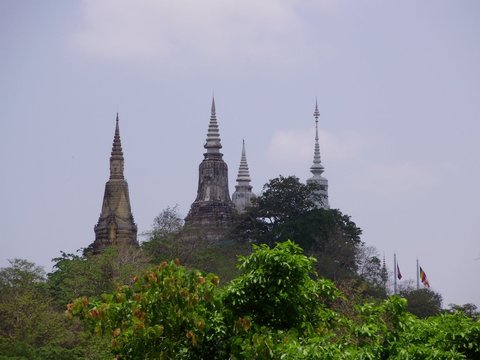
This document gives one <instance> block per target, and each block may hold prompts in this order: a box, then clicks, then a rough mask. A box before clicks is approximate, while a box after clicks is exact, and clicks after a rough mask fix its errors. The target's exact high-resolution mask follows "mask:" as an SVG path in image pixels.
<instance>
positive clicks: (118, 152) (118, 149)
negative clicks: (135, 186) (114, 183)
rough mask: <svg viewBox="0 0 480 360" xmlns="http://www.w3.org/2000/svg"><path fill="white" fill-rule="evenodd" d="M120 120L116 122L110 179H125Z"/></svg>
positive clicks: (117, 119)
mask: <svg viewBox="0 0 480 360" xmlns="http://www.w3.org/2000/svg"><path fill="white" fill-rule="evenodd" d="M118 122H119V118H118V113H117V118H116V120H115V135H114V137H113V145H112V153H111V156H110V179H123V162H124V160H123V151H122V142H121V140H120V127H119V125H118Z"/></svg>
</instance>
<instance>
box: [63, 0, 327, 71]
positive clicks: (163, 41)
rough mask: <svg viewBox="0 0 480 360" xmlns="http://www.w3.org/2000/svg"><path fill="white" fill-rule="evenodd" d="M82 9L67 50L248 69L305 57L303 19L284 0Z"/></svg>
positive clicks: (112, 3)
mask: <svg viewBox="0 0 480 360" xmlns="http://www.w3.org/2000/svg"><path fill="white" fill-rule="evenodd" d="M320 3H321V4H323V6H322V7H317V9H319V10H320V11H326V9H328V8H330V7H331V4H332V3H333V1H332V0H323V1H320ZM83 6H84V7H83V9H84V12H83V19H82V25H81V30H80V31H79V32H78V33H76V34H74V36H73V39H72V43H71V45H72V47H73V49H75V50H76V51H78V52H80V53H82V54H84V55H88V56H90V57H93V58H100V59H104V60H125V61H133V62H139V63H143V62H172V63H176V62H178V61H181V60H179V59H182V58H183V59H185V60H184V61H185V62H186V61H187V58H188V61H189V62H190V63H192V62H197V63H204V64H211V63H212V62H213V63H214V64H217V65H221V64H223V63H225V62H227V63H232V62H234V63H240V64H243V65H248V66H249V65H257V64H262V65H267V64H268V65H270V64H271V65H270V66H285V65H291V64H292V63H296V64H298V63H301V62H302V61H304V60H305V59H307V58H308V51H309V46H308V44H307V42H306V38H307V36H306V29H304V22H303V21H302V19H301V18H300V15H299V13H298V11H297V9H296V7H295V3H294V2H291V1H287V0H262V1H258V0H242V1H238V0H202V1H198V0H172V1H158V0H136V1H131V0H86V1H84V2H83ZM310 6H311V7H313V5H312V4H310ZM192 59H193V60H194V61H192Z"/></svg>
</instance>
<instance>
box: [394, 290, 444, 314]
mask: <svg viewBox="0 0 480 360" xmlns="http://www.w3.org/2000/svg"><path fill="white" fill-rule="evenodd" d="M400 296H402V297H403V298H405V299H407V310H408V311H409V312H411V313H412V314H414V315H416V316H418V317H420V318H426V317H429V316H434V315H438V314H440V313H441V312H442V295H440V294H439V293H437V292H435V291H433V290H430V289H413V288H411V287H407V288H404V289H401V290H400Z"/></svg>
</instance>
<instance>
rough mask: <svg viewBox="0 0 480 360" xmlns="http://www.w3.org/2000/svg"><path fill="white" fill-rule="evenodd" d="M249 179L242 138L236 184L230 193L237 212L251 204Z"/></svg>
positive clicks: (251, 194) (251, 196) (253, 195)
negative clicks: (233, 190)
mask: <svg viewBox="0 0 480 360" xmlns="http://www.w3.org/2000/svg"><path fill="white" fill-rule="evenodd" d="M250 181H251V180H250V172H249V170H248V163H247V155H246V153H245V140H243V142H242V155H241V157H240V166H239V167H238V176H237V185H235V192H234V193H233V194H232V201H233V203H234V204H235V208H236V209H237V211H238V212H243V211H244V210H245V208H247V207H249V206H251V205H252V199H253V198H254V197H255V194H254V193H252V186H251V185H250Z"/></svg>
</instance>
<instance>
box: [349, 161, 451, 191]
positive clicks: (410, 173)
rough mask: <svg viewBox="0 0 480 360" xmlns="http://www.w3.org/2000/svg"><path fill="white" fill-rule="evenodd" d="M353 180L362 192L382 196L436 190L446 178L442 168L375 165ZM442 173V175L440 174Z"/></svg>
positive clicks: (368, 167) (422, 165) (396, 164)
mask: <svg viewBox="0 0 480 360" xmlns="http://www.w3.org/2000/svg"><path fill="white" fill-rule="evenodd" d="M364 169H365V171H364V172H363V173H361V174H359V175H358V177H353V178H352V180H353V182H354V183H355V184H356V186H357V187H358V190H359V191H360V190H361V191H367V192H371V193H376V194H378V195H381V196H398V195H402V196H403V195H406V194H409V195H413V194H418V193H424V192H428V191H431V190H434V189H436V188H437V186H438V185H439V180H438V179H439V178H442V177H443V176H444V174H443V172H444V170H445V169H446V168H445V169H442V167H441V166H435V167H433V166H431V165H430V164H415V163H408V162H403V163H391V164H384V163H374V164H368V165H367V166H365V168H364ZM440 173H442V174H440Z"/></svg>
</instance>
